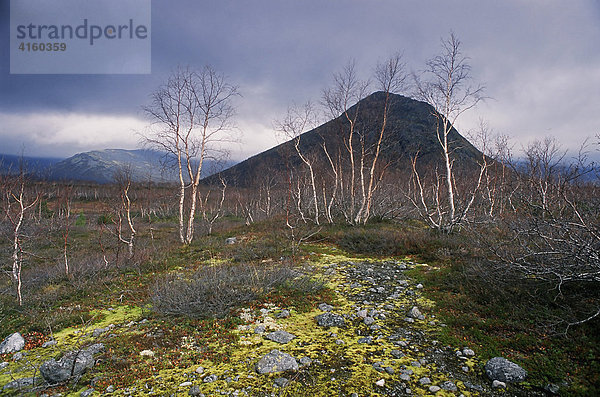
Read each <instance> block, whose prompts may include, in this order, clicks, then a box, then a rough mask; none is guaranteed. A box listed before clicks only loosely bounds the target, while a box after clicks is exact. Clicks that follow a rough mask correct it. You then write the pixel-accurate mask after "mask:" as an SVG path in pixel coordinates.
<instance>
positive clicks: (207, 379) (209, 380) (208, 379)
mask: <svg viewBox="0 0 600 397" xmlns="http://www.w3.org/2000/svg"><path fill="white" fill-rule="evenodd" d="M217 379H218V376H217V375H214V374H213V375H208V376H205V377H204V379H202V382H204V383H212V382H214V381H216V380H217Z"/></svg>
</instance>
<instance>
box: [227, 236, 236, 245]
mask: <svg viewBox="0 0 600 397" xmlns="http://www.w3.org/2000/svg"><path fill="white" fill-rule="evenodd" d="M235 243H237V237H229V238H226V239H225V244H227V245H231V244H235Z"/></svg>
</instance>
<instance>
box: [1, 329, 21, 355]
mask: <svg viewBox="0 0 600 397" xmlns="http://www.w3.org/2000/svg"><path fill="white" fill-rule="evenodd" d="M24 347H25V339H23V337H22V336H21V334H20V333H18V332H15V333H14V334H11V335H9V336H7V337H6V338H5V339H4V340H3V341H2V343H0V354H8V353H14V352H18V351H19V350H22V349H23V348H24Z"/></svg>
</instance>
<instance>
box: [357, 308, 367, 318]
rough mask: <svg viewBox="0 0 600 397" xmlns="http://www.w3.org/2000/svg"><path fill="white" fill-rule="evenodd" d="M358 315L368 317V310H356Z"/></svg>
mask: <svg viewBox="0 0 600 397" xmlns="http://www.w3.org/2000/svg"><path fill="white" fill-rule="evenodd" d="M356 315H357V316H358V317H362V318H365V317H367V310H366V309H362V310H359V311H357V312H356Z"/></svg>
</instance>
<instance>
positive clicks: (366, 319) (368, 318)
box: [363, 317, 375, 325]
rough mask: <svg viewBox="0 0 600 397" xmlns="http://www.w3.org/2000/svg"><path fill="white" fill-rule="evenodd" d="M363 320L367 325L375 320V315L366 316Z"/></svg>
mask: <svg viewBox="0 0 600 397" xmlns="http://www.w3.org/2000/svg"><path fill="white" fill-rule="evenodd" d="M363 322H364V323H365V325H371V324H373V323H374V322H375V319H374V318H373V317H365V319H364V320H363Z"/></svg>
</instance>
